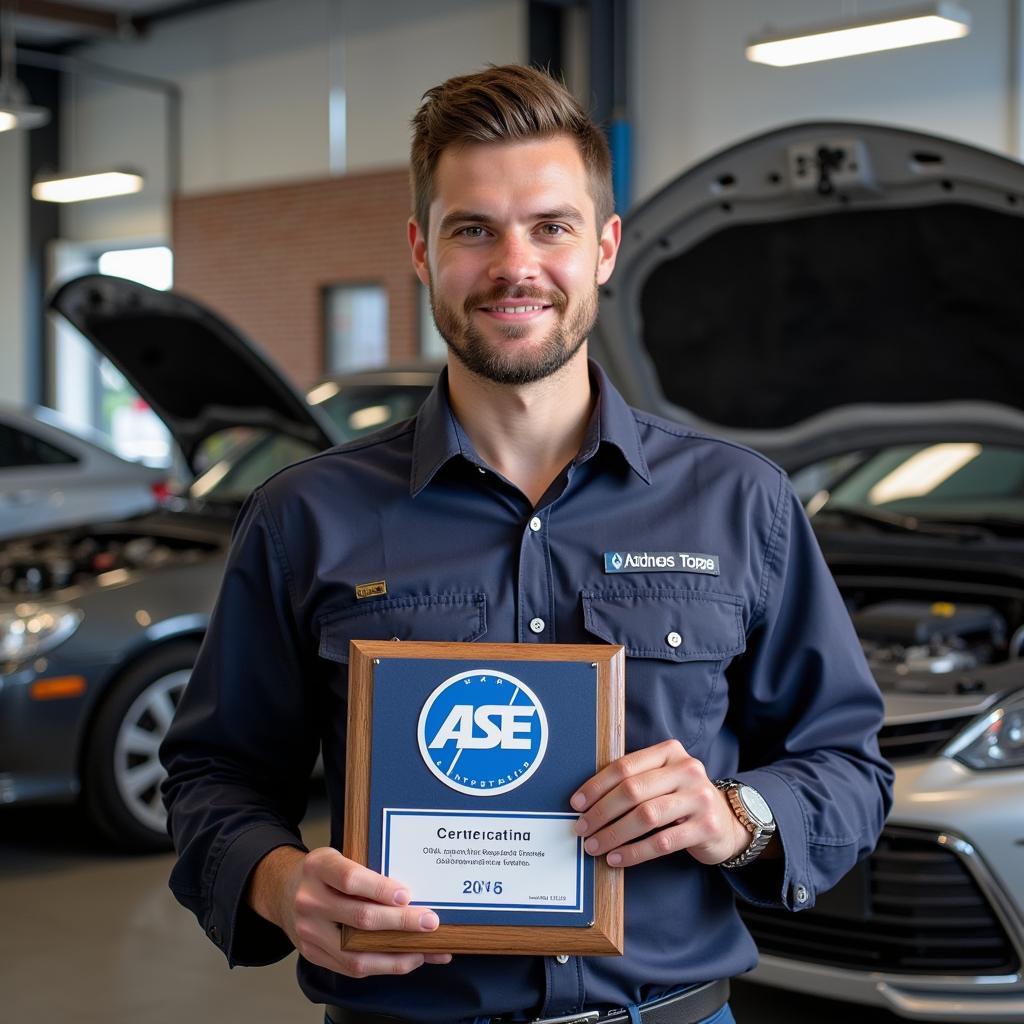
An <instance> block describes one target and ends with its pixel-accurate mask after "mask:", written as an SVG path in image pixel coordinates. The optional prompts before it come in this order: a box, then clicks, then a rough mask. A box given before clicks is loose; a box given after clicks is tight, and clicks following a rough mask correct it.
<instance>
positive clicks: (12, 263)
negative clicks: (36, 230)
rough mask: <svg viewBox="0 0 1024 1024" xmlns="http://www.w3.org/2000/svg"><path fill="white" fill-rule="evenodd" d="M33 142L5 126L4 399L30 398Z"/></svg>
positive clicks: (0, 320) (1, 229)
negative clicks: (27, 266)
mask: <svg viewBox="0 0 1024 1024" xmlns="http://www.w3.org/2000/svg"><path fill="white" fill-rule="evenodd" d="M27 150H28V144H27V140H26V138H25V133H24V132H18V131H13V132H0V401H5V402H17V403H22V402H25V401H26V400H27V398H28V396H27V395H26V393H25V384H26V380H25V374H26V362H25V361H26V352H25V328H26V320H25V288H26V281H25V263H26V260H27V258H28V198H27V194H28V185H27V182H26V180H25V179H26V177H27V170H28V152H27Z"/></svg>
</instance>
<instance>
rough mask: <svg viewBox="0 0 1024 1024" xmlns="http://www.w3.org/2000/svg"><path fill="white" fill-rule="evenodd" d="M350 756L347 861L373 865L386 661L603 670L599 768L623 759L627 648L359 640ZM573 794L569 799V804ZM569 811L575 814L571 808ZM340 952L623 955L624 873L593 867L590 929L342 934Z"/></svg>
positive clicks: (354, 650)
mask: <svg viewBox="0 0 1024 1024" xmlns="http://www.w3.org/2000/svg"><path fill="white" fill-rule="evenodd" d="M349 651H350V658H349V702H348V703H349V710H348V749H347V757H346V768H347V780H346V785H345V822H344V841H343V844H342V853H344V855H345V856H346V857H349V858H350V859H352V860H354V861H357V862H358V863H360V864H368V863H369V830H370V766H371V749H370V748H371V737H372V727H371V726H372V708H373V675H374V665H375V662H377V661H378V660H380V659H385V658H423V659H444V660H465V661H475V662H482V663H486V662H488V661H553V662H558V661H560V662H566V661H587V662H590V663H591V664H593V665H595V667H596V669H597V730H598V735H597V767H598V769H600V768H603V767H604V766H605V765H607V764H609V763H610V762H611V761H614V760H615V759H616V758H618V757H621V756H622V754H623V752H624V728H625V680H624V665H625V660H624V654H623V649H622V647H619V646H613V645H608V644H600V645H598V644H593V645H591V644H483V643H422V642H417V641H404V642H402V643H394V642H393V641H377V640H375V641H369V640H353V641H351V643H350V647H349ZM569 795H570V794H566V799H567V800H568V797H569ZM566 810H569V807H568V804H566ZM341 948H342V949H351V950H381V951H388V952H402V951H407V950H416V951H420V952H442V953H495V954H498V953H501V954H509V953H518V954H523V955H558V954H562V953H567V954H568V953H572V954H586V955H588V956H589V955H621V954H622V949H623V879H622V869H621V868H618V869H616V868H612V867H610V866H609V865H608V863H607V861H606V860H605V858H604V857H601V858H597V859H596V860H595V863H594V922H593V924H592V925H591V926H590V927H585V928H580V927H565V926H530V925H501V926H498V925H479V924H446V923H442V924H441V925H440V926H439V927H438V928H437V929H436V930H435V931H433V932H425V933H413V932H404V931H360V930H359V929H355V928H350V927H347V926H342V927H341Z"/></svg>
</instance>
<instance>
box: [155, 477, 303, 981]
mask: <svg viewBox="0 0 1024 1024" xmlns="http://www.w3.org/2000/svg"><path fill="white" fill-rule="evenodd" d="M290 586H291V580H290V574H289V572H288V568H287V563H286V562H285V559H284V548H283V545H282V543H281V539H280V536H279V534H278V532H277V530H276V527H275V525H274V523H273V520H272V518H271V515H270V512H269V510H268V509H267V508H266V499H265V498H264V497H263V495H262V493H261V492H259V491H257V492H255V493H254V494H253V495H252V496H251V497H250V498H249V501H248V502H247V503H246V505H245V506H244V507H243V509H242V512H241V513H240V515H239V519H238V523H237V524H236V527H235V534H234V538H233V541H232V545H231V551H230V553H229V556H228V560H227V565H226V567H225V572H224V577H223V582H222V584H221V591H220V596H219V597H218V600H217V604H216V607H215V608H214V612H213V615H212V618H211V621H210V626H209V629H208V631H207V633H206V636H205V639H204V641H203V645H202V647H201V649H200V652H199V656H198V660H197V662H196V665H195V667H194V669H193V671H192V676H191V678H190V680H189V684H188V686H187V687H186V689H185V693H184V695H183V696H182V699H181V702H180V705H179V707H178V711H177V714H176V715H175V719H174V722H173V724H172V726H171V728H170V730H169V732H168V734H167V737H166V739H165V740H164V743H163V745H162V747H161V751H160V753H161V759H162V760H163V762H164V766H165V767H166V768H167V771H168V777H167V779H166V781H165V782H164V787H163V793H164V802H165V803H166V805H167V809H168V829H169V831H170V833H171V836H172V837H173V839H174V844H175V847H176V849H177V851H178V861H177V863H176V864H175V866H174V869H173V871H172V874H171V879H170V886H171V890H172V892H173V893H174V895H175V897H176V898H177V899H178V900H179V902H181V903H182V904H183V905H184V906H186V907H187V908H188V909H189V910H191V911H192V912H193V913H194V914H195V915H196V917H197V918H198V919H199V923H200V925H201V926H202V928H203V930H204V931H205V932H206V934H207V935H208V936H209V938H210V939H211V940H212V941H213V942H214V943H215V944H216V945H217V946H219V947H220V949H221V950H222V951H223V952H224V954H225V955H226V956H227V958H228V962H229V963H230V964H231V965H232V966H234V965H235V964H247V965H256V964H266V963H272V962H274V961H276V960H280V959H281V958H282V957H284V956H285V955H287V954H288V953H290V952H291V950H292V945H291V943H290V941H289V940H288V938H287V936H286V935H285V934H284V932H282V931H281V930H280V929H279V928H277V927H275V926H274V925H272V924H270V923H269V922H267V921H265V920H264V919H263V918H261V917H259V916H258V915H257V914H256V913H255V912H254V911H253V910H252V909H251V908H249V906H248V905H247V903H246V901H245V891H246V887H247V885H248V881H249V877H250V875H251V873H252V871H253V869H254V868H255V866H256V864H257V863H258V862H259V861H260V860H261V859H262V858H263V857H264V856H265V855H266V854H267V853H269V852H270V851H271V850H273V849H274V848H276V847H278V846H285V845H291V846H297V847H299V848H302V849H304V847H303V845H302V840H301V836H300V832H299V822H300V820H301V819H302V816H303V814H304V813H305V809H306V802H307V799H308V790H309V776H310V773H311V770H312V766H313V763H314V761H315V759H316V754H317V750H318V735H317V731H316V728H315V724H314V723H315V716H314V714H313V713H312V712H311V707H312V702H311V701H310V699H309V697H308V693H307V690H306V687H307V685H308V682H307V681H308V679H309V666H304V664H303V655H302V654H301V651H302V645H300V643H299V642H298V630H297V628H296V624H295V617H294V613H293V603H292V601H291V598H290Z"/></svg>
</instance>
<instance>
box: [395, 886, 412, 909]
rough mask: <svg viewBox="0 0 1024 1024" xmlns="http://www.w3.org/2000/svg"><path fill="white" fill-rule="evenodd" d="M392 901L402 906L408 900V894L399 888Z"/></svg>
mask: <svg viewBox="0 0 1024 1024" xmlns="http://www.w3.org/2000/svg"><path fill="white" fill-rule="evenodd" d="M394 901H395V903H397V904H398V905H399V906H401V907H404V906H405V904H406V903H408V902H409V894H408V893H407V892H406V891H405V890H404V889H399V890H398V892H396V893H395V895H394Z"/></svg>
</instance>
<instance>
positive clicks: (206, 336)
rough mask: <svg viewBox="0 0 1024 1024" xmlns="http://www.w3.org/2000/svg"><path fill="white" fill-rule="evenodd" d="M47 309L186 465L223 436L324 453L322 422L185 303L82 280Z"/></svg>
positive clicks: (327, 433)
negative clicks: (131, 396) (268, 434)
mask: <svg viewBox="0 0 1024 1024" xmlns="http://www.w3.org/2000/svg"><path fill="white" fill-rule="evenodd" d="M50 306H51V307H52V308H53V309H54V310H56V311H57V312H58V313H60V314H61V316H63V317H64V318H65V319H66V320H68V321H69V322H70V323H71V324H72V325H73V326H74V327H76V328H77V329H78V330H79V331H80V332H81V333H82V334H83V335H85V337H86V338H88V339H89V341H91V342H92V344H93V345H94V346H95V347H96V348H97V349H98V350H99V351H100V352H101V353H102V354H103V355H105V356H106V357H107V358H108V359H109V360H110V361H111V362H112V363H113V364H114V365H115V366H116V367H117V368H118V370H120V371H121V373H123V374H124V376H125V378H126V379H127V380H128V382H129V383H130V384H131V386H132V387H133V388H135V390H136V391H138V393H139V394H140V395H141V396H142V397H143V398H144V399H145V400H146V401H147V402H148V403H149V404H150V406H152V408H153V411H154V412H155V413H156V414H157V415H158V416H159V417H160V418H161V419H162V420H163V422H164V423H165V424H166V425H167V427H168V429H169V430H170V432H171V435H172V436H173V437H174V440H175V441H176V442H177V443H178V445H179V447H180V448H181V450H182V453H183V454H184V456H185V458H186V459H187V460H188V462H189V464H190V465H192V466H193V469H195V468H196V467H195V466H194V464H193V461H194V457H195V455H196V452H197V449H198V448H199V446H200V445H201V444H202V442H203V441H204V440H205V439H206V438H208V437H210V436H211V435H212V434H215V433H216V432H217V431H219V430H224V429H226V428H228V427H237V426H250V427H262V428H266V429H270V430H275V431H279V432H281V433H284V434H288V435H290V436H293V437H297V438H300V439H302V440H305V441H308V442H310V443H311V444H313V445H315V446H316V447H317V448H326V447H329V446H330V445H331V444H333V443H334V440H333V437H332V434H333V430H332V427H331V424H330V421H329V420H328V419H327V418H326V416H324V414H323V413H321V412H319V411H318V410H316V409H315V408H313V407H311V406H310V405H308V404H307V402H306V400H305V398H303V396H302V394H301V393H300V392H298V391H297V390H296V389H295V388H293V387H292V386H291V384H289V383H288V382H287V380H286V379H285V377H284V375H283V374H282V372H281V371H280V370H278V369H277V368H276V367H275V366H274V365H273V364H272V363H271V362H270V360H269V359H267V357H266V356H264V355H262V354H261V353H260V352H259V351H258V350H257V349H256V348H255V346H253V345H252V344H251V343H250V342H248V341H247V340H246V339H245V338H244V337H243V336H242V335H241V334H240V333H239V332H238V331H237V330H235V329H234V328H233V327H231V326H229V325H228V324H227V323H225V322H224V321H223V320H221V319H220V318H219V317H217V316H216V315H214V314H213V313H211V312H210V311H209V310H207V309H204V308H203V307H202V306H200V305H199V304H198V303H196V302H194V301H192V300H191V299H188V298H185V297H184V296H182V295H178V294H175V293H174V292H164V291H157V290H155V289H153V288H148V287H146V286H145V285H142V284H138V283H136V282H134V281H127V280H125V279H124V278H119V277H108V276H106V275H103V274H88V275H86V276H84V277H78V278H75V279H74V280H72V281H68V282H67V283H66V284H65V285H63V286H62V287H61V288H60V289H59V290H58V291H57V292H56V293H55V294H54V295H53V297H52V298H51V299H50Z"/></svg>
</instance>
